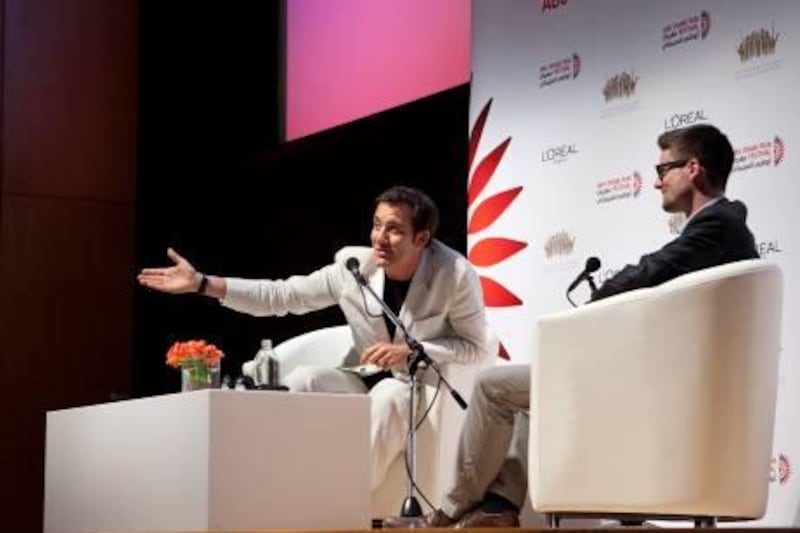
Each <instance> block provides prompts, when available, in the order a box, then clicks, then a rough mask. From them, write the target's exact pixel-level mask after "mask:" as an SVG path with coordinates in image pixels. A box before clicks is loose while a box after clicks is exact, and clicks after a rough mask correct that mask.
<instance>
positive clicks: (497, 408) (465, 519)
mask: <svg viewBox="0 0 800 533" xmlns="http://www.w3.org/2000/svg"><path fill="white" fill-rule="evenodd" d="M658 145H659V147H660V148H661V156H660V160H659V164H658V165H656V174H657V180H656V185H655V186H656V188H657V189H659V190H660V191H661V197H662V206H663V208H664V210H666V211H668V212H670V213H684V214H685V215H686V217H687V220H686V222H685V224H684V227H683V230H682V231H681V234H680V236H679V237H677V238H676V239H675V240H673V241H672V242H669V243H668V244H666V245H665V246H664V247H663V248H661V249H660V250H658V251H656V252H653V253H651V254H647V255H644V256H642V257H641V259H640V260H639V263H638V264H636V265H628V266H626V267H625V268H624V269H622V270H621V271H620V272H619V273H618V274H616V275H615V276H613V277H612V278H610V279H609V280H608V281H606V282H605V283H604V284H603V285H602V286H601V287H600V288H599V289H598V290H597V291H596V292H595V294H594V295H593V297H592V301H596V300H600V299H602V298H607V297H609V296H613V295H615V294H619V293H622V292H625V291H629V290H633V289H638V288H642V287H652V286H654V285H658V284H660V283H664V282H665V281H668V280H670V279H673V278H675V277H677V276H680V275H681V274H686V273H687V272H692V271H695V270H700V269H703V268H708V267H711V266H716V265H721V264H723V263H729V262H732V261H738V260H742V259H753V258H756V257H758V253H757V252H756V247H755V242H754V239H753V235H752V233H751V232H750V230H749V229H748V228H747V224H746V216H747V209H746V207H745V206H744V204H743V203H741V202H739V201H730V200H728V199H727V198H725V196H724V191H725V185H726V183H727V179H728V175H729V174H730V171H731V168H732V167H733V148H732V147H731V144H730V142H729V141H728V138H727V137H726V136H725V135H724V134H723V133H721V132H720V131H719V130H718V129H717V128H715V127H714V126H711V125H707V124H701V125H695V126H691V127H688V128H684V129H680V130H675V131H670V132H667V133H664V134H662V135H661V136H660V137H659V139H658ZM529 402H530V367H529V366H528V365H501V366H496V367H493V368H490V369H488V370H486V371H484V372H483V373H481V374H480V376H479V377H478V380H477V382H476V384H475V388H474V391H473V395H472V400H471V402H470V405H469V409H468V411H467V417H466V420H465V422H464V427H463V429H462V432H461V438H460V442H459V449H458V458H457V472H456V474H455V476H454V481H453V483H452V484H451V487H450V489H449V490H448V491H447V492H446V494H445V496H444V498H443V503H442V507H441V508H440V509H437V510H436V511H434V512H432V513H430V514H428V515H426V516H424V517H420V519H419V520H417V521H416V522H415V523H413V524H410V525H413V526H417V527H419V526H422V527H452V526H456V525H457V526H459V527H514V526H517V525H519V518H518V515H519V509H520V506H521V505H522V503H523V502H524V501H525V496H526V491H527V473H526V466H525V462H526V460H525V454H526V453H527V435H528V429H527V424H526V423H524V422H526V421H527V418H526V417H525V416H524V415H523V416H520V414H521V413H523V414H525V413H527V411H528V409H529V407H530V406H529ZM515 420H516V421H517V422H518V423H517V425H518V427H517V428H516V433H515V431H514V426H515ZM519 422H523V423H519ZM521 426H525V427H521ZM515 434H516V438H515V439H514V440H515V441H517V442H514V450H516V454H515V455H509V453H508V452H509V447H510V445H511V444H512V436H514V435H515ZM519 440H524V441H525V442H519ZM387 522H388V524H387V525H389V526H392V525H397V526H402V525H409V522H408V520H405V521H402V520H396V519H389V520H388V521H387Z"/></svg>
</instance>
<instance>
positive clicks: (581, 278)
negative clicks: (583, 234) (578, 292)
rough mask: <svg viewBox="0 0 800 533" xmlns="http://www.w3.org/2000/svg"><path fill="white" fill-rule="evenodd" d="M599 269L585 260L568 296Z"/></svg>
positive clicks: (593, 259) (597, 264)
mask: <svg viewBox="0 0 800 533" xmlns="http://www.w3.org/2000/svg"><path fill="white" fill-rule="evenodd" d="M357 262H358V261H356V263H357ZM599 269H600V260H599V259H598V258H596V257H594V256H592V257H590V258H589V259H587V260H586V266H585V267H584V268H583V272H581V273H580V274H578V277H577V278H575V281H573V282H572V283H570V284H569V287H568V288H567V293H568V294H569V293H570V292H572V291H574V290H575V287H577V286H578V285H580V284H581V282H583V281H585V280H587V279H588V280H591V279H592V276H591V274H592V272H597V270H599Z"/></svg>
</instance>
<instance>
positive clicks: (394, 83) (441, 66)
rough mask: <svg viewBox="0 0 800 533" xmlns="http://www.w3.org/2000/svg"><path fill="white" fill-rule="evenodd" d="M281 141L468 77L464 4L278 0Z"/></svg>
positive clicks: (456, 0) (448, 0)
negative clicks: (281, 2)
mask: <svg viewBox="0 0 800 533" xmlns="http://www.w3.org/2000/svg"><path fill="white" fill-rule="evenodd" d="M286 5H287V9H286V10H287V13H286V17H287V20H286V56H287V57H286V85H287V86H286V132H285V133H286V139H287V140H291V139H296V138H298V137H303V136H305V135H309V134H311V133H314V132H317V131H320V130H323V129H327V128H331V127H333V126H336V125H339V124H343V123H346V122H350V121H352V120H356V119H359V118H362V117H365V116H367V115H370V114H373V113H377V112H379V111H383V110H385V109H388V108H391V107H394V106H397V105H400V104H404V103H407V102H410V101H413V100H416V99H418V98H421V97H423V96H427V95H430V94H433V93H436V92H439V91H443V90H445V89H449V88H451V87H454V86H456V85H460V84H462V83H466V82H467V81H468V80H469V75H470V0H286Z"/></svg>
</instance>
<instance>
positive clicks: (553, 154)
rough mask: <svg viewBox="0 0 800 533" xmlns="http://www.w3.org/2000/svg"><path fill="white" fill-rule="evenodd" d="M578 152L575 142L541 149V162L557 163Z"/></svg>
mask: <svg viewBox="0 0 800 533" xmlns="http://www.w3.org/2000/svg"><path fill="white" fill-rule="evenodd" d="M577 154H578V148H577V147H576V146H575V144H562V145H559V146H552V147H550V148H545V149H544V150H542V163H551V164H554V165H558V164H559V163H563V162H564V161H566V160H567V159H569V158H570V157H572V156H574V155H577Z"/></svg>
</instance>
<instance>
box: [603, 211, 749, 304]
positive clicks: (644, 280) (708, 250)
mask: <svg viewBox="0 0 800 533" xmlns="http://www.w3.org/2000/svg"><path fill="white" fill-rule="evenodd" d="M746 219H747V207H745V205H744V204H743V203H742V202H739V201H733V202H731V201H730V200H728V199H727V198H722V199H720V200H719V201H718V202H716V203H715V204H713V205H710V206H708V207H706V208H704V209H702V210H701V211H699V212H698V213H697V215H695V216H694V218H692V219H691V220H690V221H689V223H688V224H687V225H686V227H684V228H683V231H682V232H681V234H680V236H679V237H678V238H676V239H675V240H673V241H671V242H669V243H667V244H666V245H665V246H664V247H663V248H661V249H660V250H658V251H657V252H653V253H651V254H647V255H644V256H642V258H641V259H640V260H639V264H638V265H628V266H626V267H625V268H623V269H622V270H621V271H620V272H618V273H617V274H616V275H615V276H613V277H611V278H610V279H608V280H607V281H606V282H605V283H603V285H602V286H601V287H600V288H599V289H598V290H597V292H596V293H595V294H594V296H593V297H592V301H595V300H600V299H602V298H607V297H608V296H612V295H614V294H619V293H621V292H625V291H629V290H633V289H640V288H642V287H652V286H654V285H658V284H660V283H664V282H665V281H668V280H671V279H672V278H676V277H678V276H680V275H681V274H686V273H688V272H693V271H695V270H701V269H703V268H708V267H712V266H717V265H721V264H724V263H730V262H733V261H739V260H742V259H755V258H757V257H758V252H757V251H756V246H755V241H754V239H753V234H752V233H751V232H750V230H749V229H748V228H747V223H746Z"/></svg>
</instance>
